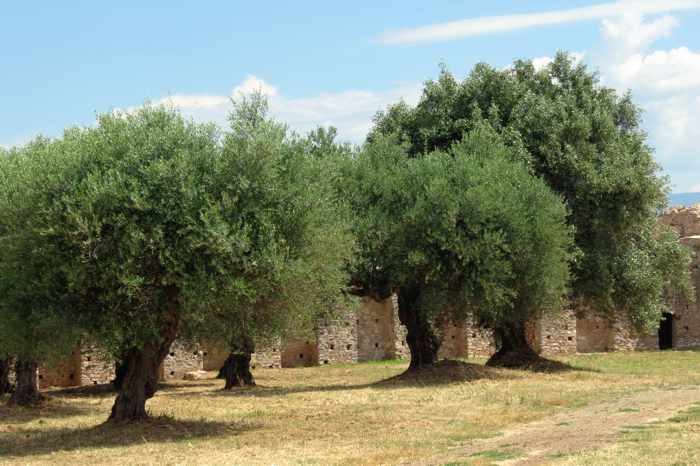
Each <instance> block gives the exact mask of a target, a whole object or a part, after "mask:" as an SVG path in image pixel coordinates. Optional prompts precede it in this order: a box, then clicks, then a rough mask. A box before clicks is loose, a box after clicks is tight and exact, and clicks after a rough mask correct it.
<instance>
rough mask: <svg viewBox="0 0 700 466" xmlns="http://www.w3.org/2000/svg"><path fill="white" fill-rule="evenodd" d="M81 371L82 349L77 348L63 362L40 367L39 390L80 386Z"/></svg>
mask: <svg viewBox="0 0 700 466" xmlns="http://www.w3.org/2000/svg"><path fill="white" fill-rule="evenodd" d="M80 370H81V355H80V347H77V348H75V349H73V351H71V353H70V355H68V356H67V357H66V358H64V359H63V360H61V361H58V362H55V363H53V364H46V365H42V366H41V367H39V388H46V387H74V386H77V385H80Z"/></svg>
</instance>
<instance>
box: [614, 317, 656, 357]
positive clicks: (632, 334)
mask: <svg viewBox="0 0 700 466" xmlns="http://www.w3.org/2000/svg"><path fill="white" fill-rule="evenodd" d="M611 325H612V344H611V348H610V349H611V350H612V351H632V350H653V349H659V335H658V334H657V333H656V332H652V334H649V335H646V334H643V333H640V332H639V331H638V330H637V329H635V328H634V325H632V322H630V321H629V320H628V319H625V318H621V319H618V320H616V321H615V322H612V324H611Z"/></svg>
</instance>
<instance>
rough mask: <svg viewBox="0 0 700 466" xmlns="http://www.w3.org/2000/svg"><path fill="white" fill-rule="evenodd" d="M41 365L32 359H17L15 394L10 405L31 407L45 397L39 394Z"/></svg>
mask: <svg viewBox="0 0 700 466" xmlns="http://www.w3.org/2000/svg"><path fill="white" fill-rule="evenodd" d="M38 368H39V365H38V364H37V362H36V361H34V360H31V359H22V358H17V362H16V363H15V379H16V380H15V392H14V393H13V394H12V396H11V397H10V403H11V404H16V405H19V406H29V405H32V404H34V403H36V402H38V401H41V400H42V399H43V397H42V396H41V393H40V392H39V378H38V374H37V370H38Z"/></svg>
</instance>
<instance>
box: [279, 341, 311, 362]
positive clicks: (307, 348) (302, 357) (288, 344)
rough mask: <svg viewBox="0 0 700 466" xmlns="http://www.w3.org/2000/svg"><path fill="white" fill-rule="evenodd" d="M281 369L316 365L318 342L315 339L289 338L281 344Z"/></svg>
mask: <svg viewBox="0 0 700 466" xmlns="http://www.w3.org/2000/svg"><path fill="white" fill-rule="evenodd" d="M281 358H282V359H281V363H282V367H309V366H317V365H318V342H317V340H316V338H315V337H308V338H306V339H303V338H289V339H286V340H284V341H283V342H282V356H281Z"/></svg>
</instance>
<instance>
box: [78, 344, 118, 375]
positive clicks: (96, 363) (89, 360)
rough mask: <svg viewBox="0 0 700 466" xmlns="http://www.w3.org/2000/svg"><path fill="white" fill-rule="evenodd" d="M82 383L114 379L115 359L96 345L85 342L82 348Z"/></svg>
mask: <svg viewBox="0 0 700 466" xmlns="http://www.w3.org/2000/svg"><path fill="white" fill-rule="evenodd" d="M80 353H81V366H80V385H98V384H104V383H110V382H111V381H112V379H114V368H115V364H114V359H112V357H111V356H110V355H109V354H107V353H106V352H104V351H103V350H101V349H100V348H98V347H97V346H96V345H93V344H89V343H85V344H83V345H82V346H81V348H80Z"/></svg>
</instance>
